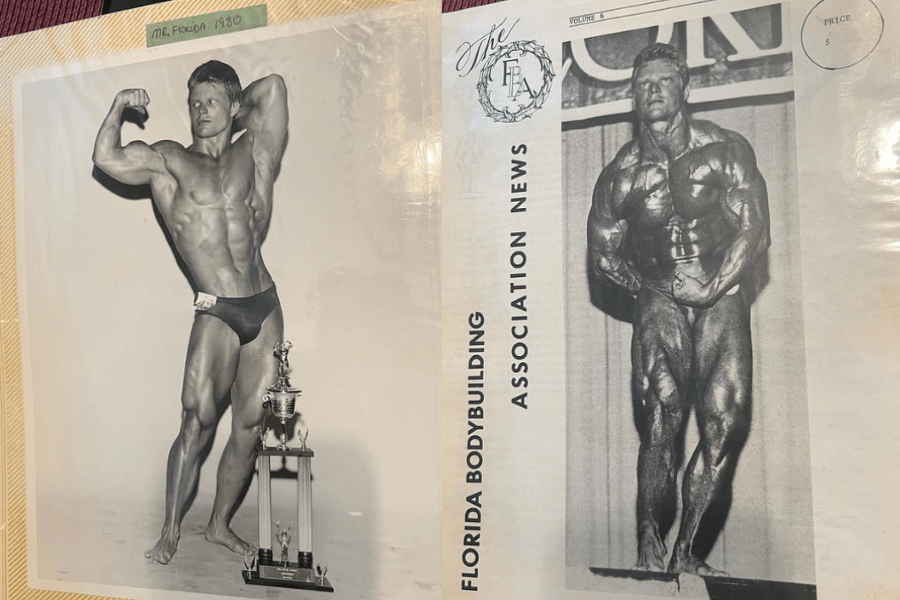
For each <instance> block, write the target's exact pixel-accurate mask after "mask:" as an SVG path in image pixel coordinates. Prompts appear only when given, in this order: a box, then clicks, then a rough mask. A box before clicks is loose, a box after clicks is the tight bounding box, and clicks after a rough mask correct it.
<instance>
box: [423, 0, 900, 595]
mask: <svg viewBox="0 0 900 600" xmlns="http://www.w3.org/2000/svg"><path fill="white" fill-rule="evenodd" d="M883 4H884V3H878V2H870V1H868V0H859V1H843V0H824V1H822V2H818V3H816V2H807V1H795V2H790V3H773V2H771V1H762V2H755V1H724V0H723V1H717V2H681V1H671V2H669V1H658V2H641V3H629V2H593V3H575V2H570V3H566V4H565V5H562V4H560V3H556V4H554V6H553V7H547V6H546V5H545V4H541V3H537V2H526V1H522V2H517V1H513V2H503V3H498V4H494V5H491V6H489V7H482V8H478V9H472V10H467V11H460V12H456V13H452V14H448V15H445V16H444V19H443V40H442V46H443V61H442V65H441V67H442V73H443V82H444V90H443V115H444V122H443V159H444V160H443V190H444V192H443V199H444V201H443V231H444V233H443V243H444V246H443V249H442V252H443V257H444V260H443V267H442V268H443V271H442V275H443V278H444V300H443V302H444V328H443V329H444V364H445V368H444V376H445V378H444V384H443V385H444V405H443V411H444V433H445V436H444V440H443V474H444V479H443V498H444V505H443V531H444V538H443V550H444V579H443V583H444V597H445V598H466V597H484V598H490V599H491V600H494V599H501V598H511V599H512V598H515V599H524V598H589V597H605V595H606V594H613V593H614V594H620V595H624V597H641V598H644V597H658V596H677V597H690V598H715V599H719V598H722V599H729V598H791V599H805V598H817V597H818V598H835V599H839V598H851V597H880V596H879V594H884V595H885V597H894V595H896V594H897V590H898V582H897V579H896V576H895V575H893V571H891V572H888V571H885V570H882V568H881V567H878V566H876V565H882V566H886V564H887V563H885V562H884V561H885V560H888V557H889V556H892V555H893V551H892V550H890V548H891V544H892V542H891V540H893V539H895V536H896V534H897V532H898V522H897V518H896V516H895V514H894V511H893V510H892V509H891V508H890V507H889V503H886V502H884V501H883V500H884V499H886V498H887V497H889V496H890V493H889V492H888V491H887V490H891V489H897V488H896V484H897V479H896V474H895V473H894V470H893V469H892V468H891V467H890V466H889V465H888V464H887V462H886V461H885V460H884V459H883V458H882V457H884V456H887V455H888V454H889V451H886V449H887V448H891V449H896V441H895V437H896V436H895V435H894V434H893V429H892V427H890V426H887V425H884V426H880V425H875V423H876V422H878V423H884V422H885V421H884V419H885V417H887V415H890V417H889V420H890V421H891V422H896V418H897V416H898V409H897V408H896V403H895V402H894V401H893V399H892V398H893V395H894V393H893V390H895V389H897V384H898V383H900V381H898V373H897V370H896V368H895V366H894V364H895V362H896V361H895V358H896V355H897V352H898V349H900V348H898V344H897V343H896V335H895V331H894V325H893V323H895V322H896V319H895V317H894V316H893V310H894V307H895V302H894V299H895V298H896V295H895V294H896V289H897V285H896V283H894V282H895V281H896V280H897V278H896V275H897V274H898V272H900V263H898V262H897V260H896V255H895V253H894V248H895V246H896V235H895V234H896V232H895V229H896V227H895V224H894V222H893V221H894V219H893V217H892V216H891V215H892V212H893V205H892V204H891V202H893V200H894V199H895V191H894V190H895V184H894V178H895V176H896V175H895V174H896V171H897V155H896V153H895V148H896V143H897V136H896V135H895V134H896V133H897V131H896V129H897V126H896V123H895V116H894V113H895V112H896V111H895V110H894V109H893V107H894V105H895V104H896V99H895V96H896V94H895V92H894V90H895V89H896V88H897V85H896V84H897V83H898V82H897V81H895V79H896V78H895V77H894V75H895V73H896V72H897V64H896V47H895V45H894V41H893V39H894V37H895V35H896V15H895V14H893V12H892V10H893V7H887V6H883ZM851 399H852V400H851ZM879 498H880V499H881V500H879ZM616 597H623V596H616Z"/></svg>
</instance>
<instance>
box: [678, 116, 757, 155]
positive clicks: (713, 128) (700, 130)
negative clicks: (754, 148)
mask: <svg viewBox="0 0 900 600" xmlns="http://www.w3.org/2000/svg"><path fill="white" fill-rule="evenodd" d="M691 137H692V138H693V140H694V144H695V145H696V146H706V145H707V144H714V143H717V142H718V143H724V144H737V145H739V146H746V147H748V148H749V147H750V144H749V142H747V140H746V138H744V136H742V135H741V134H739V133H738V132H737V131H732V130H730V129H725V128H724V127H720V126H719V125H716V124H715V123H713V122H712V121H704V120H702V119H693V120H691Z"/></svg>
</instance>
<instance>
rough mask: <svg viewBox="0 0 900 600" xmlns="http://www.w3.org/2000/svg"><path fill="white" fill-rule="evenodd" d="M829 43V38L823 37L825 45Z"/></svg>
mask: <svg viewBox="0 0 900 600" xmlns="http://www.w3.org/2000/svg"><path fill="white" fill-rule="evenodd" d="M830 43H831V40H830V39H828V38H825V45H826V46H827V45H828V44H830Z"/></svg>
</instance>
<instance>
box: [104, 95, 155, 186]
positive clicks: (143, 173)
mask: <svg viewBox="0 0 900 600" xmlns="http://www.w3.org/2000/svg"><path fill="white" fill-rule="evenodd" d="M149 103H150V97H149V96H148V95H147V92H146V91H144V90H141V89H134V90H122V91H121V92H119V93H118V94H116V97H115V99H113V103H112V107H111V108H110V109H109V114H107V115H106V118H105V119H103V124H102V125H100V131H99V132H97V139H96V141H95V142H94V154H93V161H94V164H95V165H97V166H98V167H99V168H101V169H103V170H104V171H105V172H106V173H107V174H108V175H109V176H111V177H113V178H115V179H118V180H119V181H121V182H122V183H127V184H131V185H139V184H143V183H149V182H150V180H151V179H152V178H153V176H154V175H158V174H161V173H165V172H166V163H165V159H163V156H162V154H160V153H159V152H158V151H157V150H155V149H154V148H152V147H150V146H148V145H147V144H146V143H144V142H141V141H134V142H131V143H130V144H128V145H127V146H124V147H123V146H122V113H123V112H124V111H125V109H126V108H135V109H137V110H139V111H141V112H146V111H145V107H146V106H147V104H149Z"/></svg>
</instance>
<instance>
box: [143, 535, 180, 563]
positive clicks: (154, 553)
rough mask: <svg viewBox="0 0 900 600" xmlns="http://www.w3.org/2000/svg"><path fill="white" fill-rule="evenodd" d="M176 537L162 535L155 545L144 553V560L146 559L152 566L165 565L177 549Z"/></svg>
mask: <svg viewBox="0 0 900 600" xmlns="http://www.w3.org/2000/svg"><path fill="white" fill-rule="evenodd" d="M178 537H179V536H178V535H177V534H176V535H166V534H163V535H162V536H161V537H160V538H159V541H158V542H156V545H155V546H153V547H152V548H150V549H149V550H147V551H146V552H144V558H147V559H149V560H150V562H152V563H153V564H154V565H167V564H169V561H170V560H172V557H173V556H174V555H175V550H177V549H178Z"/></svg>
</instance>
